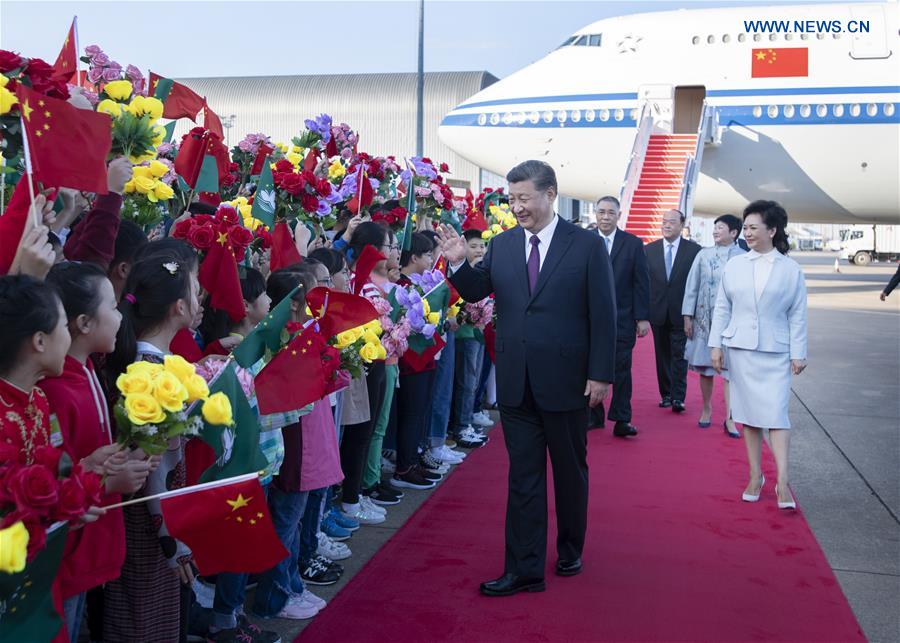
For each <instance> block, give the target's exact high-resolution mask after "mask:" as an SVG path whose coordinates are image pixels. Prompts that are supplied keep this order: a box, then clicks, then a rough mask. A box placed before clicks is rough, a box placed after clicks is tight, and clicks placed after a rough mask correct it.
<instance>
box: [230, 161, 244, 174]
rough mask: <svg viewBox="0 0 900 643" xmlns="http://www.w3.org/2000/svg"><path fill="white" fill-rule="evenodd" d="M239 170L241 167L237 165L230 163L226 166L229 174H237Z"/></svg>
mask: <svg viewBox="0 0 900 643" xmlns="http://www.w3.org/2000/svg"><path fill="white" fill-rule="evenodd" d="M240 169H241V166H240V165H238V164H237V163H234V162H232V163H230V164H229V165H228V171H229V172H239V171H240Z"/></svg>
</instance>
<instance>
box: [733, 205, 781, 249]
mask: <svg viewBox="0 0 900 643" xmlns="http://www.w3.org/2000/svg"><path fill="white" fill-rule="evenodd" d="M751 214H758V215H759V216H760V218H762V220H763V223H764V224H766V227H767V228H769V229H770V230H775V236H774V237H772V245H773V246H775V249H776V250H777V251H778V252H780V253H781V254H783V255H786V254H787V253H788V251H789V250H790V249H791V244H790V243H789V242H788V234H787V231H786V230H785V228H787V224H788V215H787V212H785V211H784V208H782V207H781V206H780V205H778V204H777V203H776V202H775V201H763V200H759V201H754V202H753V203H751V204H750V205H748V206H747V207H746V208H744V220H745V221H746V220H747V217H748V216H750V215H751Z"/></svg>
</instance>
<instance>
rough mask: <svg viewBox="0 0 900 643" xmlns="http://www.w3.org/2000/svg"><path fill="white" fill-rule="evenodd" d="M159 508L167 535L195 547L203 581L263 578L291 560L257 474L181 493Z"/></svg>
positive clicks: (208, 484)
mask: <svg viewBox="0 0 900 643" xmlns="http://www.w3.org/2000/svg"><path fill="white" fill-rule="evenodd" d="M160 504H161V506H162V513H163V519H164V520H165V522H166V528H168V530H169V533H170V534H172V536H174V537H175V538H177V539H178V540H181V541H182V542H184V543H185V544H186V545H187V546H188V547H190V548H191V551H193V552H194V560H195V561H196V563H197V568H198V569H199V570H200V573H201V574H203V575H204V576H209V575H211V574H219V573H221V572H232V573H238V574H240V573H247V574H254V573H260V572H264V571H266V570H268V569H272V567H274V566H275V565H277V564H278V563H280V562H281V561H282V560H284V557H285V556H287V555H288V552H287V550H286V549H285V548H284V545H282V544H281V541H280V540H279V539H278V534H276V533H275V528H274V527H273V526H272V518H271V517H270V516H269V508H268V506H267V505H266V494H265V493H263V490H262V487H261V486H260V484H259V476H258V475H257V474H256V473H251V474H249V475H246V476H239V477H236V478H229V479H226V480H220V481H217V482H210V483H207V484H202V485H197V486H196V487H187V488H185V489H179V490H178V491H177V492H175V493H173V494H172V495H170V496H168V497H165V498H163V499H162V501H161V503H160Z"/></svg>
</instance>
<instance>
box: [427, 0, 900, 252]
mask: <svg viewBox="0 0 900 643" xmlns="http://www.w3.org/2000/svg"><path fill="white" fill-rule="evenodd" d="M757 21H770V22H769V23H768V24H767V25H762V24H760V23H759V22H757ZM771 21H781V22H774V23H773V22H771ZM765 27H768V28H769V30H768V31H767V32H763V28H765ZM897 27H898V9H897V3H895V2H885V3H872V4H817V5H780V6H773V7H728V8H721V9H682V10H678V11H665V12H653V13H642V14H634V15H628V16H622V17H616V18H609V19H605V20H600V21H598V22H595V23H593V24H591V25H588V26H587V27H584V28H583V29H580V30H579V31H578V32H576V33H575V34H573V35H571V36H570V37H568V38H566V39H565V41H564V42H563V44H562V45H561V46H560V47H559V48H558V49H556V50H555V51H553V52H551V53H550V54H548V55H547V56H545V57H544V58H542V59H540V60H538V61H537V62H535V63H533V64H532V65H529V66H528V67H525V68H524V69H522V70H520V71H518V72H516V73H514V74H512V75H511V76H509V77H507V78H505V79H503V80H501V81H499V82H497V83H494V84H493V85H490V86H489V87H487V88H485V89H484V90H482V91H481V92H479V93H478V94H476V95H475V96H472V97H471V98H470V99H468V100H467V101H465V102H464V103H462V104H461V105H459V106H457V107H456V108H454V109H453V110H452V111H451V112H450V113H448V114H447V115H446V116H445V118H444V119H443V121H442V123H441V127H440V132H439V133H440V137H441V139H442V140H443V141H444V143H446V144H447V145H448V146H450V147H451V148H452V149H453V150H454V151H456V152H457V153H459V154H460V155H462V156H464V157H465V158H467V159H469V160H471V161H472V162H474V163H476V164H477V165H479V166H481V167H483V168H485V169H487V170H490V171H492V172H495V173H498V174H501V175H502V174H505V172H506V171H507V170H508V169H509V168H510V167H512V166H513V165H515V164H516V163H518V162H520V161H523V160H525V159H529V158H537V159H543V160H546V161H547V162H548V163H550V164H551V165H552V166H553V167H554V168H555V169H556V172H557V177H558V180H559V185H560V192H561V193H563V194H566V195H569V196H573V197H575V198H579V199H584V200H594V199H597V198H598V197H600V196H602V195H604V194H619V195H621V200H622V209H623V213H624V216H623V219H625V227H626V229H628V230H631V231H634V232H635V233H636V234H638V235H640V236H642V237H645V238H648V237H651V236H656V235H657V234H658V222H659V219H660V217H661V214H662V212H664V211H665V210H667V209H669V208H673V207H675V208H679V209H681V210H683V211H685V212H686V213H687V214H688V215H690V214H691V212H694V213H696V214H702V215H708V216H713V215H718V214H722V213H725V212H737V213H739V212H740V210H741V208H742V207H743V206H744V205H746V204H747V202H749V201H752V200H755V199H772V200H776V201H778V202H780V203H781V204H783V205H784V206H785V208H786V209H787V211H788V213H789V214H790V217H791V221H794V222H818V223H888V224H890V223H898V222H900V189H898V177H900V113H898V95H900V41H898V29H897ZM748 29H751V31H749V32H748ZM752 29H755V32H754V31H753V30H752ZM835 29H838V31H835ZM623 176H624V179H623Z"/></svg>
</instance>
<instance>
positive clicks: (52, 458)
mask: <svg viewBox="0 0 900 643" xmlns="http://www.w3.org/2000/svg"><path fill="white" fill-rule="evenodd" d="M62 454H63V452H62V449H57V448H56V447H52V446H50V445H45V446H42V447H38V448H37V449H35V450H34V463H35V464H39V465H41V466H42V467H47V468H48V469H49V470H50V472H51V473H52V474H53V475H54V476H55V475H58V474H59V459H60V458H61V457H62Z"/></svg>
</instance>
